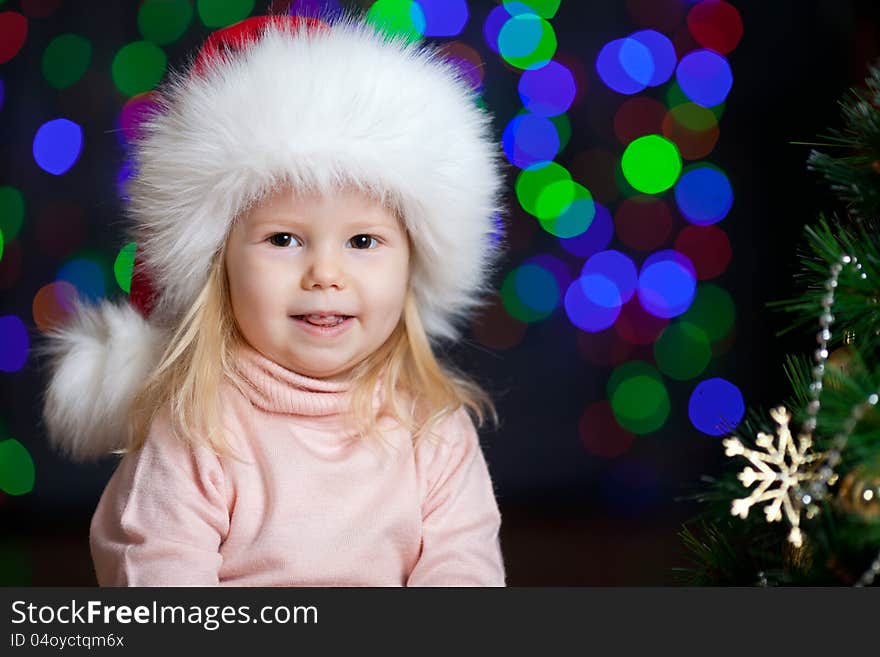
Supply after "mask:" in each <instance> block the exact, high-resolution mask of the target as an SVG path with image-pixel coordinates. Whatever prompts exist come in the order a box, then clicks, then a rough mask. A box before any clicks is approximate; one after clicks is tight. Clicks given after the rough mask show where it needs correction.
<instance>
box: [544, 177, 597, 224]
mask: <svg viewBox="0 0 880 657" xmlns="http://www.w3.org/2000/svg"><path fill="white" fill-rule="evenodd" d="M535 210H536V214H537V216H538V221H540V222H541V227H542V228H543V229H544V230H546V231H547V232H548V233H550V234H551V235H555V236H556V237H563V238H569V237H575V236H576V235H581V234H582V233H583V232H584V231H585V230H587V229H588V228H589V227H590V224H592V223H593V218H594V217H595V216H596V204H595V202H594V201H593V195H592V194H591V193H590V190H588V189H587V188H586V187H584V186H583V185H580V184H578V183H576V182H573V181H571V180H559V181H557V182H554V183H551V184H549V185H547V186H546V187H544V188H543V189H542V190H541V191H540V193H539V194H538V198H537V199H536V200H535Z"/></svg>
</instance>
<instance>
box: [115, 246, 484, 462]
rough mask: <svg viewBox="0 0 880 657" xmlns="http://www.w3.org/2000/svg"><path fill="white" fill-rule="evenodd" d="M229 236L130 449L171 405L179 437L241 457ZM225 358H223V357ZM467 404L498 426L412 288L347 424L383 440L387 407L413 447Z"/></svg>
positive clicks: (148, 393) (164, 364)
mask: <svg viewBox="0 0 880 657" xmlns="http://www.w3.org/2000/svg"><path fill="white" fill-rule="evenodd" d="M228 243H229V238H228V236H227V239H226V240H225V241H224V244H223V246H222V247H221V249H220V251H218V252H217V253H216V254H215V255H214V259H213V260H212V262H211V267H210V271H209V274H208V278H207V281H206V282H205V285H204V286H203V287H202V289H201V291H200V293H199V295H198V297H197V298H196V301H195V303H193V305H192V307H191V308H190V309H189V311H188V312H187V313H186V315H184V316H183V317H182V318H181V319H180V321H179V322H178V324H177V325H176V326H175V327H173V330H172V337H171V340H170V343H169V344H168V346H167V348H166V349H165V352H164V353H163V355H162V356H161V358H160V360H159V363H158V364H157V365H156V366H155V368H153V370H152V372H151V373H150V375H149V376H148V377H147V379H146V380H145V382H144V384H143V385H142V386H141V389H140V390H139V392H138V393H137V394H136V396H135V398H134V400H133V403H132V407H131V412H130V414H129V418H128V420H129V441H128V448H127V449H123V450H120V451H121V452H122V453H125V452H129V451H136V450H138V449H140V448H141V447H142V446H143V443H144V441H145V440H146V437H147V434H148V432H149V428H150V425H151V424H152V423H153V421H154V419H155V417H156V416H157V415H158V414H159V412H160V411H161V410H162V409H163V408H168V409H169V412H170V418H171V428H172V431H173V433H174V435H175V436H176V437H177V438H178V439H180V440H183V441H185V442H186V443H188V444H189V445H192V446H195V445H198V444H201V445H205V446H207V447H209V448H210V449H212V450H213V451H214V452H215V453H217V454H218V455H224V456H230V457H232V458H236V456H235V454H234V449H233V448H232V445H231V442H230V441H229V440H228V439H227V437H226V433H225V427H224V426H223V422H222V413H221V404H220V388H221V385H222V384H223V382H224V380H225V381H227V382H230V383H232V384H234V385H235V386H237V387H240V384H239V383H238V378H237V377H236V376H235V363H234V358H233V352H234V349H235V348H236V347H237V346H238V345H239V344H240V343H242V342H243V341H244V337H243V336H242V335H241V332H240V330H239V328H238V326H237V323H236V321H235V317H234V315H233V311H232V302H231V299H230V293H229V282H228V279H227V272H226V264H225V262H226V257H225V255H226V248H227V245H228ZM218 355H219V358H218ZM377 385H381V386H382V390H383V392H384V394H383V403H382V405H381V406H380V407H379V409H378V411H377V410H375V409H374V405H373V404H374V401H373V399H374V393H375V391H376V388H377ZM462 406H464V407H465V408H467V409H469V410H470V412H471V413H472V415H473V416H476V422H477V427H478V428H479V427H482V426H483V424H484V423H485V421H486V419H487V417H491V418H492V422H493V426H494V427H495V428H497V427H498V424H499V420H498V413H497V411H496V408H495V405H494V404H493V402H492V399H491V397H490V396H489V394H488V393H487V392H486V391H485V390H483V388H482V387H480V386H479V385H478V384H477V383H476V382H474V381H472V380H471V379H469V378H468V377H467V376H466V375H465V374H463V373H461V372H460V371H458V370H457V369H455V368H453V367H451V366H448V365H446V364H442V363H441V362H440V361H439V360H438V359H437V357H436V356H435V354H434V351H433V349H432V347H431V345H430V342H429V340H428V336H427V334H426V333H425V330H424V326H423V324H422V321H421V318H420V316H419V312H418V307H417V305H416V303H415V301H414V299H413V296H412V293H411V290H408V291H407V293H406V298H405V301H404V309H403V314H402V317H401V319H400V321H399V322H398V324H397V326H396V327H395V329H394V331H392V333H391V335H390V336H389V337H388V339H387V340H386V341H385V342H384V343H383V344H382V346H381V347H379V349H377V350H376V351H375V352H374V353H372V354H371V355H370V356H368V357H367V358H366V359H364V360H363V361H362V362H361V363H359V364H358V365H357V366H355V368H354V370H353V372H352V386H351V406H350V409H349V412H348V413H347V414H346V417H345V422H346V424H347V426H348V427H349V428H351V427H354V428H355V430H356V432H357V434H358V435H359V436H360V437H361V438H363V439H369V438H372V439H376V440H379V439H381V438H382V434H381V431H380V429H379V425H378V422H377V420H378V417H379V416H380V415H381V414H382V413H383V412H387V413H388V414H390V415H391V416H392V417H393V418H395V419H396V420H397V421H398V422H399V423H400V424H401V425H403V426H404V427H406V428H407V429H408V430H409V431H410V432H411V433H412V437H413V443H414V444H415V443H416V442H418V441H419V440H421V439H423V438H425V437H427V436H432V437H433V438H435V439H437V438H439V439H440V440H441V441H442V437H440V436H438V435H437V434H435V433H434V432H433V429H434V428H435V427H436V426H437V425H438V424H439V423H440V422H441V421H442V420H443V419H444V418H446V417H447V416H449V415H451V414H453V413H454V412H456V411H457V410H458V409H459V408H461V407H462Z"/></svg>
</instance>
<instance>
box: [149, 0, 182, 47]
mask: <svg viewBox="0 0 880 657" xmlns="http://www.w3.org/2000/svg"><path fill="white" fill-rule="evenodd" d="M192 18H193V8H192V4H190V3H189V2H187V0H147V1H146V2H145V3H144V4H142V5H141V8H140V9H139V10H138V18H137V21H138V29H139V30H140V31H141V35H142V36H143V37H144V39H146V40H147V41H152V42H153V43H156V44H159V45H160V46H164V45H167V44H169V43H173V42H174V41H177V40H178V39H179V38H180V37H182V36H183V33H184V32H186V30H187V28H188V27H189V24H190V23H191V22H192Z"/></svg>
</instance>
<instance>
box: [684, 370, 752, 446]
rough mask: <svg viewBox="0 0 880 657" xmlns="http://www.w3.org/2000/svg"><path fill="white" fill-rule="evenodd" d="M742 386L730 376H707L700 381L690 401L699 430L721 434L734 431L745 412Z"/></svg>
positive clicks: (691, 410) (691, 416) (690, 413)
mask: <svg viewBox="0 0 880 657" xmlns="http://www.w3.org/2000/svg"><path fill="white" fill-rule="evenodd" d="M745 412H746V407H745V403H744V402H743V396H742V393H741V392H740V390H739V388H737V387H736V386H735V385H734V384H732V383H731V382H730V381H727V380H726V379H722V378H720V377H719V378H714V379H706V380H705V381H701V382H700V383H699V384H697V386H696V388H694V391H693V392H692V393H691V398H690V401H689V402H688V416H689V417H690V419H691V423H692V424H693V425H694V427H696V428H697V429H698V430H699V431H702V432H703V433H705V434H709V435H710V436H721V435H724V434H727V433H730V432H731V431H733V430H734V429H735V428H736V426H737V425H738V424H739V423H740V421H741V420H742V418H743V415H745Z"/></svg>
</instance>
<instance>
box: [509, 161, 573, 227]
mask: <svg viewBox="0 0 880 657" xmlns="http://www.w3.org/2000/svg"><path fill="white" fill-rule="evenodd" d="M561 181H567V182H571V174H570V173H569V172H568V170H567V169H566V168H565V167H563V166H562V165H560V164H558V163H556V162H553V161H550V160H546V161H543V162H536V163H534V164H531V165H529V166H527V167H525V168H524V169H523V170H522V171H520V173H519V175H518V176H517V178H516V183H515V184H514V191H515V192H516V198H517V200H518V201H519V204H520V205H521V206H522V208H523V210H525V211H526V212H528V213H529V214H530V215H532V216H534V217H539V216H540V215H539V209H538V199H539V198H540V196H541V194H542V193H543V192H544V190H545V189H547V188H548V187H550V186H552V185H554V184H556V183H559V182H561Z"/></svg>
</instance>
